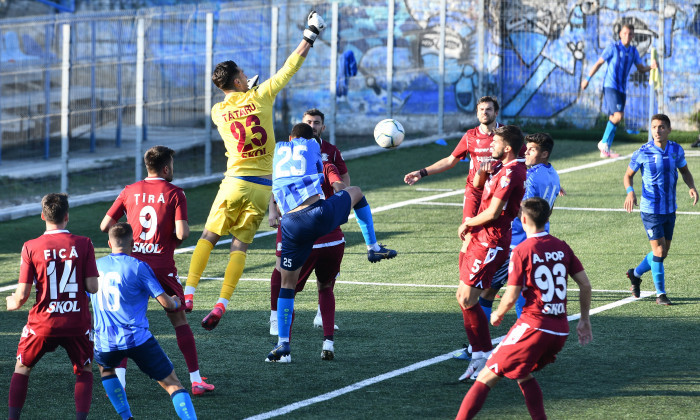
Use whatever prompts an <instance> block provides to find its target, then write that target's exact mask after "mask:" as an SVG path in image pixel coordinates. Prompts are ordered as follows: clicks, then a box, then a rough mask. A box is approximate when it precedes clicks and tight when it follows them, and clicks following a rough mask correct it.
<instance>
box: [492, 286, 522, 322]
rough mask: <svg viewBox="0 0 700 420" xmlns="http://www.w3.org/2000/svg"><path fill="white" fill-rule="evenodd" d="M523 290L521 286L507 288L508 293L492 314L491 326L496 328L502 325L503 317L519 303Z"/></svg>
mask: <svg viewBox="0 0 700 420" xmlns="http://www.w3.org/2000/svg"><path fill="white" fill-rule="evenodd" d="M521 290H522V287H520V286H510V285H508V286H506V292H505V293H504V294H503V297H502V298H501V302H500V303H499V304H498V308H496V310H495V311H493V312H492V313H491V325H493V326H494V327H498V326H499V325H501V321H503V317H504V316H505V315H506V314H507V313H508V311H510V310H511V309H512V308H513V306H515V302H517V301H518V297H519V296H520V291H521Z"/></svg>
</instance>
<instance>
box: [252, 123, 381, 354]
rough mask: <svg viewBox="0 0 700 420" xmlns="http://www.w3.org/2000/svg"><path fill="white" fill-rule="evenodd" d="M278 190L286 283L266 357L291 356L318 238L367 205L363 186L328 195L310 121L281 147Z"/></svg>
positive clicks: (278, 151) (276, 179) (276, 201)
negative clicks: (299, 291)
mask: <svg viewBox="0 0 700 420" xmlns="http://www.w3.org/2000/svg"><path fill="white" fill-rule="evenodd" d="M274 156H275V159H274V168H275V170H274V173H273V184H272V191H273V195H274V203H272V204H275V205H277V207H278V209H279V211H280V213H281V214H282V220H281V222H280V226H281V231H282V250H281V256H280V258H279V259H278V262H279V267H277V269H278V270H280V273H281V275H282V288H281V289H280V294H279V298H278V300H277V324H278V327H279V336H278V343H277V345H276V346H275V348H273V349H272V351H271V352H270V353H269V354H268V355H267V358H266V359H265V360H266V361H268V362H281V363H289V362H291V355H290V346H289V331H290V328H291V323H292V315H293V313H294V289H295V288H296V285H297V283H298V280H299V274H300V272H301V269H302V266H303V265H304V263H305V262H306V259H307V258H308V256H309V254H311V251H312V249H313V244H314V242H316V240H317V239H318V238H320V237H321V236H323V235H325V234H327V233H329V232H330V231H332V230H333V229H335V228H336V227H337V226H339V225H341V224H343V223H345V222H347V220H348V216H349V214H350V209H351V208H355V209H357V208H361V207H364V206H367V200H365V198H364V196H363V195H362V191H361V190H360V188H358V187H347V188H345V189H344V190H342V191H340V192H338V193H336V194H335V195H333V196H331V197H329V198H328V199H326V200H323V199H321V197H320V195H321V194H323V190H322V188H321V183H322V182H323V162H322V159H321V149H320V146H319V144H318V143H317V142H316V141H315V140H314V139H313V130H312V129H311V127H310V126H309V125H307V124H304V123H300V124H297V125H295V126H294V128H293V129H292V133H291V135H290V141H288V142H280V143H277V145H276V147H275V155H274Z"/></svg>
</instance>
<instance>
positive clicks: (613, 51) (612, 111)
mask: <svg viewBox="0 0 700 420" xmlns="http://www.w3.org/2000/svg"><path fill="white" fill-rule="evenodd" d="M619 36H620V39H619V40H618V41H616V42H613V43H610V44H609V45H608V46H607V47H606V48H605V49H604V50H603V53H602V54H601V56H600V58H599V59H598V61H596V63H595V64H594V65H593V68H592V69H591V71H590V72H589V73H588V78H586V79H585V80H582V81H581V89H586V88H587V87H588V82H590V81H591V78H592V77H593V76H594V75H595V74H596V72H597V71H598V69H599V68H600V66H602V65H603V63H606V62H607V63H608V67H607V69H606V70H605V80H604V82H603V111H605V113H607V114H608V115H609V116H610V117H609V119H608V125H607V126H606V127H605V133H604V134H603V139H602V140H601V141H600V142H599V143H598V150H600V157H601V158H609V157H612V158H616V157H619V156H620V155H618V154H617V153H614V152H613V151H612V149H611V148H610V146H612V143H613V139H614V138H615V131H617V124H618V123H619V122H620V121H622V118H624V116H625V102H626V100H627V76H628V75H629V73H630V70H631V69H632V66H633V65H634V66H636V67H637V71H639V72H641V73H646V72H648V71H649V70H651V69H655V68H656V67H657V64H656V60H654V59H652V60H651V65H650V66H645V65H644V64H643V63H642V59H641V57H640V56H639V51H637V47H635V46H634V45H631V44H632V40H633V39H634V26H633V25H632V24H629V23H628V24H624V25H622V28H620V32H619Z"/></svg>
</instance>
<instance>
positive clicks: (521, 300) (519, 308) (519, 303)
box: [515, 293, 525, 318]
mask: <svg viewBox="0 0 700 420" xmlns="http://www.w3.org/2000/svg"><path fill="white" fill-rule="evenodd" d="M523 306H525V297H524V296H523V294H522V293H520V296H519V297H518V300H516V301H515V314H516V315H517V316H518V318H520V315H521V314H522V313H523Z"/></svg>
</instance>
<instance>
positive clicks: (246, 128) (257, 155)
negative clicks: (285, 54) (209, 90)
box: [211, 53, 304, 176]
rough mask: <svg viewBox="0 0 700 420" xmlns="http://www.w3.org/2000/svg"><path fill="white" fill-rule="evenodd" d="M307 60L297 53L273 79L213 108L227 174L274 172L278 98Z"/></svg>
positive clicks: (229, 97)
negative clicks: (273, 161) (226, 159)
mask: <svg viewBox="0 0 700 420" xmlns="http://www.w3.org/2000/svg"><path fill="white" fill-rule="evenodd" d="M303 63H304V57H302V56H300V55H299V54H296V53H293V54H292V55H291V56H290V57H289V58H288V59H287V61H286V62H285V63H284V66H283V67H282V68H281V69H280V70H279V71H278V72H277V73H275V75H274V76H272V77H271V78H270V79H269V80H266V81H265V82H263V83H261V84H260V85H259V86H256V87H254V88H253V89H250V90H249V91H247V92H231V93H229V94H228V95H226V97H225V98H224V100H223V101H222V102H219V103H217V104H216V105H214V106H213V107H212V109H211V119H212V121H213V122H214V124H216V127H217V128H218V130H219V134H220V135H221V138H222V139H223V140H224V146H225V147H226V156H227V157H228V162H227V163H226V173H225V175H226V176H262V175H270V174H272V159H273V155H274V151H275V131H274V129H273V124H272V110H273V105H274V103H275V97H276V96H277V94H278V93H279V92H280V91H281V90H282V88H283V87H285V86H286V85H287V83H289V80H290V79H291V78H292V76H293V75H294V73H296V72H297V70H299V68H301V65H302V64H303Z"/></svg>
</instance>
